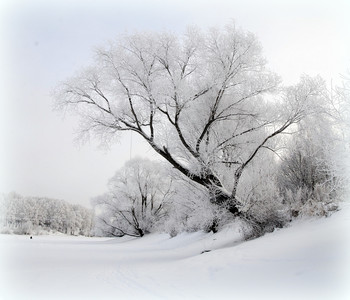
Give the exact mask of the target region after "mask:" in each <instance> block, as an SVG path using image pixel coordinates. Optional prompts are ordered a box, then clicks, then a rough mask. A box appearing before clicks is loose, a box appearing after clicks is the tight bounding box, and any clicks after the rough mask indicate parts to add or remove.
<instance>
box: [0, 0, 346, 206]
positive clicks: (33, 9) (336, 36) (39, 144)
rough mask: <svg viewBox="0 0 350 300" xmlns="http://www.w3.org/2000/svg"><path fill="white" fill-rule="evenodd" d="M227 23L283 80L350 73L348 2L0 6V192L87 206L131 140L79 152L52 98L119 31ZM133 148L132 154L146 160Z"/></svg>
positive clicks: (15, 1)
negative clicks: (252, 38) (244, 34)
mask: <svg viewBox="0 0 350 300" xmlns="http://www.w3.org/2000/svg"><path fill="white" fill-rule="evenodd" d="M232 20H235V21H236V24H237V25H238V26H240V27H242V28H243V29H245V30H249V31H251V32H253V33H255V34H256V35H257V36H258V38H259V40H260V41H261V43H262V45H263V48H264V55H265V57H266V58H267V59H268V61H269V64H270V67H271V68H272V69H273V70H275V71H276V72H277V73H279V74H280V75H281V76H282V78H283V79H284V80H285V82H286V83H294V82H296V81H297V80H298V78H299V76H300V75H301V74H303V73H306V74H309V75H317V74H320V75H321V76H323V77H324V78H325V79H326V80H327V81H328V82H330V81H331V79H332V80H333V81H334V82H336V81H338V80H339V74H344V73H345V72H346V70H349V69H350V1H349V0H333V1H330V0H329V1H322V0H318V1H316V0H315V1H312V0H309V1H308V0H303V1H300V0H292V1H289V0H288V1H283V0H279V1H278V0H262V1H258V0H255V1H254V0H213V1H205V0H204V1H203V0H202V1H200V0H198V1H190V0H187V1H184V0H177V1H173V0H170V1H167V0H163V1H162V0H149V1H142V0H139V1H137V0H125V1H118V0H116V1H106V0H99V1H94V3H88V2H87V1H72V0H71V1H66V0H61V1H39V0H37V1H36V0H32V1H19V0H11V1H7V0H3V1H2V2H0V62H1V64H0V192H3V193H8V192H11V191H16V192H18V193H21V194H23V195H27V196H46V197H52V198H59V199H64V200H67V201H69V202H72V203H80V204H83V205H89V199H90V198H91V197H93V196H96V195H99V194H101V193H103V192H104V191H105V190H106V183H107V180H108V179H109V178H110V177H111V176H112V175H113V174H114V172H115V171H116V170H117V169H118V168H119V167H120V166H122V165H123V163H124V162H125V161H126V160H127V159H129V157H130V135H127V136H125V138H123V139H122V141H121V143H120V144H115V145H113V146H112V147H111V149H109V150H108V151H106V150H101V149H98V144H97V143H94V142H91V143H88V144H84V145H77V144H76V143H75V142H74V138H75V134H74V132H75V128H76V125H77V124H76V119H75V118H74V117H72V116H66V118H65V119H63V118H62V116H61V115H60V114H58V113H57V112H54V111H52V102H53V101H52V99H51V97H50V91H51V90H52V89H53V88H54V87H55V85H56V84H57V83H58V82H59V81H61V80H64V79H65V78H67V77H69V76H71V75H72V74H74V72H76V71H77V70H78V69H79V67H82V66H84V65H88V64H89V61H90V60H91V57H92V55H93V51H92V50H93V48H94V46H98V45H101V44H103V43H104V42H105V41H106V40H108V39H113V37H115V36H116V35H117V34H118V33H120V32H125V31H133V30H171V31H175V32H179V33H181V32H183V31H184V29H185V27H186V26H187V25H192V24H195V25H199V26H201V27H204V28H205V27H209V26H216V25H219V26H220V25H225V24H227V23H229V22H231V21H232ZM132 144H133V147H132V155H133V156H135V155H138V154H139V155H143V154H145V153H146V154H147V155H149V156H151V155H152V151H151V150H150V149H149V148H148V147H147V146H142V145H141V144H140V142H138V141H137V140H136V137H133V143H132Z"/></svg>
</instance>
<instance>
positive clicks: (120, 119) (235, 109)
mask: <svg viewBox="0 0 350 300" xmlns="http://www.w3.org/2000/svg"><path fill="white" fill-rule="evenodd" d="M319 87H320V83H319V82H317V81H313V80H311V79H309V78H304V79H303V80H302V81H301V83H300V84H298V85H296V86H294V87H289V88H285V89H281V88H279V78H278V77H277V76H276V75H275V74H274V73H273V72H270V71H269V70H268V69H267V68H266V62H265V60H264V58H263V56H262V51H261V46H260V44H259V42H258V41H257V39H256V37H255V36H254V35H253V34H251V33H247V32H244V31H242V30H239V29H237V28H236V27H235V26H234V25H230V26H227V27H226V28H225V29H224V30H219V29H211V30H208V31H207V32H202V31H200V30H198V29H194V28H192V29H189V30H188V31H187V32H186V34H184V35H183V36H178V35H174V34H171V33H135V34H130V35H125V36H121V37H119V38H118V39H117V40H116V41H115V42H112V43H110V44H109V46H107V47H104V48H100V49H98V50H97V51H96V53H95V63H94V64H93V65H92V66H91V67H89V68H86V69H85V70H82V71H81V72H80V73H79V74H78V75H76V76H75V77H73V78H70V79H68V80H67V81H66V82H65V83H63V84H61V85H60V86H59V87H58V89H57V91H56V94H55V97H56V100H57V104H58V105H59V106H60V107H63V108H68V107H72V108H74V109H75V110H76V111H77V112H78V113H79V114H80V116H81V121H82V132H85V133H93V134H97V135H99V136H100V137H105V136H115V135H117V134H118V133H120V132H123V131H132V132H135V133H137V134H139V135H140V136H141V137H142V138H143V139H144V140H145V141H146V142H147V143H148V144H149V145H150V146H151V147H152V148H153V149H154V150H155V151H156V152H157V153H159V155H161V156H162V157H163V158H165V159H166V160H167V161H168V162H169V163H170V164H171V165H172V166H173V167H175V168H176V169H177V170H178V171H180V172H181V173H182V174H184V175H185V176H187V177H188V178H190V179H191V180H193V181H194V182H196V183H197V184H200V185H202V186H204V187H205V188H207V189H208V190H209V191H210V194H211V201H212V202H213V203H215V204H217V205H219V206H222V207H225V208H226V209H228V210H229V211H230V212H232V213H234V214H237V215H239V214H241V212H240V209H239V208H240V202H239V196H238V195H237V188H238V186H239V182H240V179H241V176H242V173H243V172H244V170H245V169H246V167H247V166H248V165H249V164H250V163H251V161H252V160H253V159H254V158H255V157H256V155H257V153H258V152H260V151H262V150H263V149H264V150H266V151H268V150H267V149H270V150H274V149H273V148H272V146H271V145H270V144H269V143H270V141H271V140H272V139H273V138H274V137H275V136H277V135H279V134H281V133H283V132H285V131H286V130H287V129H288V128H290V127H291V126H292V125H293V124H295V123H297V122H299V121H300V119H301V118H302V117H303V115H304V114H305V112H306V110H307V109H308V107H309V104H308V103H309V102H310V99H313V98H317V97H318V94H319Z"/></svg>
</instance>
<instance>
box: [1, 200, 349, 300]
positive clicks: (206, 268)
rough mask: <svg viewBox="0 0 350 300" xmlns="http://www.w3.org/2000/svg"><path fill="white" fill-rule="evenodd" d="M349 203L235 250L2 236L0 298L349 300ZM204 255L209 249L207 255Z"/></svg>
mask: <svg viewBox="0 0 350 300" xmlns="http://www.w3.org/2000/svg"><path fill="white" fill-rule="evenodd" d="M349 225H350V205H348V204H347V205H344V208H343V210H342V211H340V212H337V213H336V214H334V215H333V216H331V217H330V218H326V219H317V220H308V221H299V222H296V223H294V224H293V225H292V226H290V227H289V228H286V229H283V230H278V231H275V232H273V233H271V234H267V235H265V236H264V237H262V238H259V239H256V240H253V241H249V242H244V243H239V242H235V241H237V240H238V238H239V234H238V233H237V232H235V230H233V229H227V230H224V231H222V232H220V233H218V234H215V235H213V234H205V233H191V234H182V235H179V236H177V237H175V238H170V237H169V236H168V235H165V234H157V235H156V234H154V235H149V236H146V237H144V238H142V239H131V238H120V239H107V238H84V237H67V236H35V237H34V238H33V239H32V240H30V239H29V237H28V236H9V235H0V254H1V258H0V263H1V265H0V266H1V273H0V276H1V278H0V279H1V281H0V299H6V300H7V299H50V300H51V299H100V300H103V299H119V300H122V299H317V300H319V299H350V297H349V296H350V287H347V286H346V285H347V283H349V285H350V280H349V279H350V276H349V274H350V271H349V270H350V264H349V255H348V253H349V250H350V248H349V238H348V236H349V233H348V232H349V228H350V226H349ZM205 250H212V251H210V252H204V253H202V252H203V251H205Z"/></svg>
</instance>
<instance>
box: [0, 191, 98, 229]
mask: <svg viewBox="0 0 350 300" xmlns="http://www.w3.org/2000/svg"><path fill="white" fill-rule="evenodd" d="M93 221H94V214H93V212H92V211H91V210H90V209H87V208H85V207H83V206H81V205H72V204H69V203H67V202H65V201H63V200H55V199H48V198H38V197H23V196H21V195H19V194H16V193H11V194H8V195H0V233H8V234H36V235H38V234H48V233H64V234H69V235H87V236H89V235H90V234H91V231H92V226H93Z"/></svg>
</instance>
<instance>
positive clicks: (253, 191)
mask: <svg viewBox="0 0 350 300" xmlns="http://www.w3.org/2000/svg"><path fill="white" fill-rule="evenodd" d="M259 163H260V166H259V167H257V166H255V167H254V168H251V169H249V170H247V172H246V174H245V176H244V177H243V178H242V182H241V186H240V189H239V191H238V192H239V195H240V202H241V210H242V211H244V215H245V216H246V218H244V221H245V222H246V226H245V227H246V229H245V235H246V237H247V238H251V237H256V236H260V235H262V234H264V233H266V232H271V231H273V230H274V228H276V227H277V228H280V227H283V226H284V225H285V224H286V222H288V220H289V216H288V211H287V209H286V207H285V205H284V203H283V198H282V197H281V195H280V193H279V190H278V186H277V182H276V165H277V164H276V162H275V160H274V158H273V157H272V156H269V155H266V154H265V159H264V160H263V161H262V162H259ZM256 169H258V172H256V171H255V170H256Z"/></svg>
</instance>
